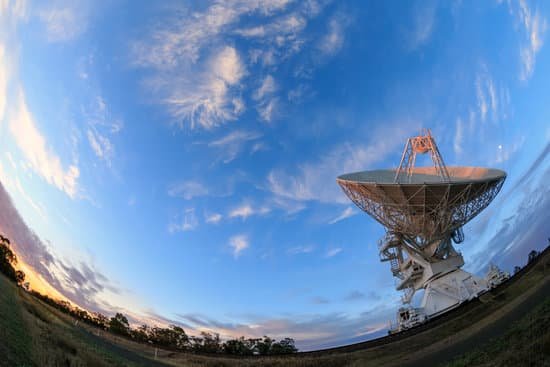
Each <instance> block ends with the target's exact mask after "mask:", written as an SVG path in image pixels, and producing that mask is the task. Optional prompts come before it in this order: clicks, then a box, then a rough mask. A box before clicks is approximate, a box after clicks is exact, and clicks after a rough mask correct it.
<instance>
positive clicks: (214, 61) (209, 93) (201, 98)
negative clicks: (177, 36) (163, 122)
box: [150, 46, 246, 129]
mask: <svg viewBox="0 0 550 367" xmlns="http://www.w3.org/2000/svg"><path fill="white" fill-rule="evenodd" d="M245 73H246V68H245V66H244V64H243V63H242V62H241V59H240V57H239V55H238V53H237V50H236V49H235V48H233V47H230V46H225V47H224V48H222V49H221V50H218V51H217V52H216V54H215V55H213V56H212V58H211V60H210V62H209V63H208V67H207V68H206V70H202V71H201V72H199V73H197V74H196V75H195V76H192V75H188V74H186V73H182V74H170V73H169V74H163V75H161V76H159V77H158V78H156V79H152V80H151V81H150V82H151V84H152V85H151V86H152V87H153V88H154V89H158V90H161V93H163V94H164V97H162V102H163V103H164V104H166V105H167V107H168V109H169V111H170V113H171V115H172V116H173V117H174V118H175V119H176V120H177V124H178V125H179V126H180V127H183V126H184V125H185V124H186V123H188V124H189V125H190V126H191V128H194V127H196V126H200V127H202V128H205V129H211V128H213V127H216V126H218V125H220V124H223V123H225V122H227V121H230V120H234V119H236V118H237V117H238V116H239V115H240V114H241V113H242V112H243V111H244V101H243V100H242V98H241V97H240V96H239V94H238V93H237V92H238V83H239V81H240V80H241V78H242V77H243V76H244V75H245Z"/></svg>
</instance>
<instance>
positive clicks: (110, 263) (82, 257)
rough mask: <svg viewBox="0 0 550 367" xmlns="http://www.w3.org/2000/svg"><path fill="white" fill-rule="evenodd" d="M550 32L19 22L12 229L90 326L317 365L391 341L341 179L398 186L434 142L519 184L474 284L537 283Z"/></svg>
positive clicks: (237, 3)
mask: <svg viewBox="0 0 550 367" xmlns="http://www.w3.org/2000/svg"><path fill="white" fill-rule="evenodd" d="M549 16H550V5H549V4H548V3H547V2H529V1H484V2H479V1H418V2H416V1H409V2H382V1H329V0H309V1H293V0H271V1H262V0H234V1H229V0H228V1H181V2H176V1H165V2H149V1H148V2H141V1H122V0H120V1H111V2H101V1H86V0H82V1H79V2H74V1H51V2H38V1H36V2H32V1H13V0H0V182H1V183H2V186H3V187H2V188H3V190H0V191H1V192H0V194H1V195H0V199H1V200H0V203H2V208H3V210H2V211H3V213H2V215H0V219H1V221H0V229H2V230H3V232H5V233H6V234H8V235H9V236H10V237H11V238H12V239H14V248H15V250H16V252H17V254H18V255H19V258H20V259H21V262H22V263H23V264H25V266H27V268H26V269H28V271H29V272H35V273H36V274H34V275H33V276H34V277H35V278H37V279H41V280H42V281H43V282H44V283H46V284H47V286H48V287H50V289H55V290H56V291H57V292H59V293H60V294H62V295H63V296H65V297H67V298H69V299H70V300H71V301H73V302H75V303H76V304H78V305H80V306H82V307H85V308H87V309H89V310H93V311H100V312H103V313H106V314H112V313H113V312H115V311H122V312H124V313H126V314H127V315H129V316H130V318H131V320H133V321H134V322H136V323H137V322H145V321H146V322H149V323H164V324H168V323H177V324H179V325H182V326H183V327H184V328H185V330H186V331H188V333H190V334H193V333H198V332H200V331H202V330H206V331H211V332H219V333H220V334H221V336H222V337H224V338H229V337H236V336H240V335H245V336H262V335H270V336H272V337H275V338H281V337H286V336H289V337H293V338H295V339H296V343H297V346H298V347H300V348H301V349H305V350H307V349H315V348H320V347H325V346H334V345H341V344H346V343H348V342H351V341H357V340H365V339H368V338H371V337H374V336H377V335H381V334H383V333H384V332H385V330H386V328H387V326H388V321H389V320H390V319H393V318H394V317H395V316H394V315H395V311H396V310H397V308H398V307H399V304H400V294H399V293H398V292H397V291H396V290H395V289H394V279H393V278H392V276H391V272H390V270H389V265H388V264H387V263H381V262H380V261H379V255H378V252H377V241H378V239H379V238H380V237H381V236H382V235H383V234H384V229H383V227H382V226H381V225H380V224H378V223H377V222H375V221H374V220H373V219H371V218H370V217H369V216H367V215H366V214H364V213H362V212H360V210H359V209H357V208H356V207H354V205H353V204H352V203H351V202H350V201H349V200H348V199H347V198H346V196H345V195H344V194H343V193H342V192H341V190H340V188H339V187H338V185H337V184H336V181H335V179H336V177H337V176H338V175H340V174H343V173H347V172H353V171H360V170H367V169H378V168H391V167H396V166H397V165H398V163H399V159H400V157H401V153H402V149H403V146H404V143H405V142H406V139H407V138H408V137H410V136H415V135H418V134H419V132H420V131H421V129H422V128H430V129H431V130H432V134H433V135H434V137H435V138H436V141H437V143H438V145H439V149H440V151H441V154H442V156H443V158H444V160H445V162H446V163H447V164H448V165H477V166H484V167H494V168H499V169H503V170H504V171H506V172H507V174H508V177H507V180H506V182H505V184H504V186H503V189H502V191H501V193H500V194H499V195H498V196H497V198H496V199H495V200H494V202H493V203H492V204H491V205H490V206H489V207H488V208H487V209H486V210H485V211H484V212H483V213H482V214H480V215H479V216H478V217H476V218H475V219H474V220H472V221H471V222H470V223H468V224H467V225H466V226H465V227H464V232H465V236H466V240H465V241H464V243H463V244H461V245H459V246H458V249H459V250H460V251H461V252H462V253H463V255H464V257H465V261H466V265H465V266H464V269H465V270H467V271H471V272H474V273H476V274H479V275H483V274H485V272H486V271H487V266H488V264H489V262H491V261H492V262H495V263H497V264H498V265H500V266H502V267H503V268H504V269H505V270H512V268H513V266H514V265H521V264H524V263H525V261H526V257H527V253H528V252H529V251H530V250H531V249H533V248H535V249H541V248H543V247H545V246H546V238H547V237H549V236H550V234H549V232H548V229H547V228H546V226H545V224H546V225H547V223H548V219H549V214H548V213H549V212H550V211H549V209H550V199H549V198H550V189H549V187H548V184H547V182H548V181H549V180H550V158H549V156H550V154H549V152H550V148H549V143H550V123H549V122H548V121H549V117H550V105H549V104H548V101H547V99H548V95H549V92H550V87H549V85H550V52H549V50H548V46H547V45H545V43H546V41H547V36H548V18H549ZM417 163H418V164H428V163H429V161H426V160H422V159H420V160H419V161H418V162H417ZM44 287H46V286H44Z"/></svg>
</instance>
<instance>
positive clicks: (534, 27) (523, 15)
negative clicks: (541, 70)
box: [509, 0, 548, 81]
mask: <svg viewBox="0 0 550 367" xmlns="http://www.w3.org/2000/svg"><path fill="white" fill-rule="evenodd" d="M518 5H519V6H518V9H513V5H512V3H510V4H509V6H510V8H511V12H512V14H515V16H516V17H517V19H518V20H519V23H520V24H521V26H522V27H523V31H524V41H523V44H522V45H521V46H520V52H519V56H520V60H521V70H520V75H519V78H520V80H523V81H526V80H528V79H529V78H531V76H532V75H533V72H534V70H535V62H536V57H537V53H538V52H539V51H540V49H541V48H542V45H543V43H544V40H543V36H544V33H545V32H546V29H547V27H548V24H547V22H546V19H545V18H544V17H542V16H541V15H540V14H539V12H538V10H536V11H535V12H532V11H531V9H529V6H528V5H527V2H526V1H525V0H520V1H519V3H518Z"/></svg>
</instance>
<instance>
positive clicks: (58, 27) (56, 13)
mask: <svg viewBox="0 0 550 367" xmlns="http://www.w3.org/2000/svg"><path fill="white" fill-rule="evenodd" d="M87 16H88V14H87V6H86V5H85V4H83V3H82V2H80V3H78V4H76V3H73V2H70V1H67V2H64V3H63V4H62V6H59V4H57V5H56V6H53V7H51V8H46V9H42V10H40V11H39V12H38V17H39V18H40V20H42V22H43V23H44V26H45V28H46V36H47V38H48V41H50V42H66V41H70V40H73V39H75V38H77V37H78V36H79V35H81V34H82V33H83V32H84V31H85V30H86V27H87V23H88V22H87Z"/></svg>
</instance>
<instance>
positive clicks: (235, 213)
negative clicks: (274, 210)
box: [227, 203, 271, 220]
mask: <svg viewBox="0 0 550 367" xmlns="http://www.w3.org/2000/svg"><path fill="white" fill-rule="evenodd" d="M270 211H271V209H270V208H268V207H266V206H262V207H259V208H253V207H252V205H250V204H249V203H243V204H241V205H240V206H238V207H236V208H233V209H232V210H231V211H230V212H229V213H228V214H227V217H229V218H241V219H243V220H246V219H247V218H248V217H251V216H253V215H264V214H267V213H269V212H270Z"/></svg>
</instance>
